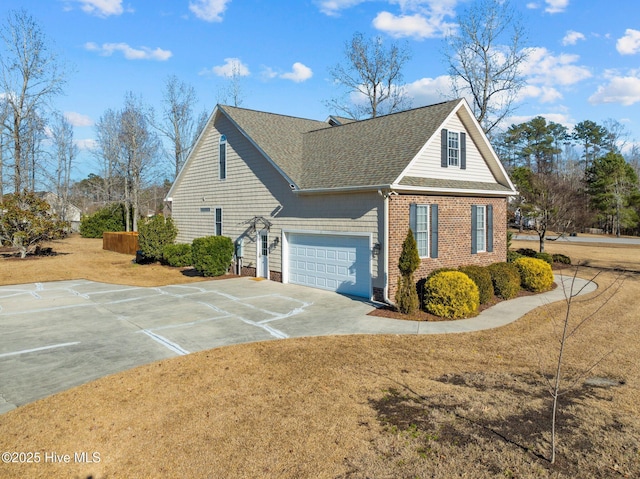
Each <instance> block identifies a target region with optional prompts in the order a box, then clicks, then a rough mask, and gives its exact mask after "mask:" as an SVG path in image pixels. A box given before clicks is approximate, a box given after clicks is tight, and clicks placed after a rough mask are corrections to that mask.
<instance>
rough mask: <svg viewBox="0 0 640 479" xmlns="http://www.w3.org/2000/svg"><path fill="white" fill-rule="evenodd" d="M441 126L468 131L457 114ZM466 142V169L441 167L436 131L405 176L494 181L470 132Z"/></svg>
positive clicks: (438, 136)
mask: <svg viewBox="0 0 640 479" xmlns="http://www.w3.org/2000/svg"><path fill="white" fill-rule="evenodd" d="M443 126H444V128H446V129H447V130H451V131H456V132H466V133H468V132H467V131H466V129H465V127H464V125H463V123H462V121H460V118H459V117H458V115H454V116H453V117H452V118H451V119H450V120H449V121H448V122H447V123H446V124H445V125H443ZM466 144H467V164H466V169H464V170H462V169H460V168H456V167H449V168H442V166H441V164H440V163H441V151H440V149H441V140H440V134H439V133H438V134H436V135H433V137H432V138H431V140H430V142H429V143H427V145H426V148H424V149H423V150H422V151H421V152H420V153H419V154H418V155H417V157H416V158H415V159H414V160H413V162H412V163H411V165H410V167H409V168H408V169H407V171H406V172H405V176H412V177H419V178H436V179H443V180H461V181H476V182H483V183H496V179H495V177H494V176H493V174H492V173H491V170H490V169H489V166H488V165H487V162H486V161H485V159H484V158H483V157H482V154H481V153H480V151H479V150H478V148H477V146H476V144H475V143H474V142H473V138H472V137H471V135H470V134H467V140H466Z"/></svg>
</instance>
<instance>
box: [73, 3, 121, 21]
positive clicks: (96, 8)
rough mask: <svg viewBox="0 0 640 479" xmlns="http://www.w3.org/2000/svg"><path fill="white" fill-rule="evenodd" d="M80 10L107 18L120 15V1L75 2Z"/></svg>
mask: <svg viewBox="0 0 640 479" xmlns="http://www.w3.org/2000/svg"><path fill="white" fill-rule="evenodd" d="M77 1H78V3H80V9H81V10H82V11H83V12H85V13H88V14H90V15H96V16H98V17H108V16H109V15H121V14H122V12H123V9H122V0H77Z"/></svg>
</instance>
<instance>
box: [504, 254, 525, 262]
mask: <svg viewBox="0 0 640 479" xmlns="http://www.w3.org/2000/svg"><path fill="white" fill-rule="evenodd" d="M518 258H522V255H521V254H520V253H518V252H517V251H507V263H513V262H514V261H515V260H517V259H518Z"/></svg>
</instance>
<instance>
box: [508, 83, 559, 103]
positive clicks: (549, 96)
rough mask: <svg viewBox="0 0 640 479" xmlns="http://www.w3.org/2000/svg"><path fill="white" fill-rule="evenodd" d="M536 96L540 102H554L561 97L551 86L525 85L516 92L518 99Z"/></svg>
mask: <svg viewBox="0 0 640 479" xmlns="http://www.w3.org/2000/svg"><path fill="white" fill-rule="evenodd" d="M527 98H536V99H537V100H538V101H539V102H540V103H555V102H556V101H558V100H561V99H562V93H560V92H559V91H558V90H556V89H555V88H553V87H549V86H542V87H539V86H535V85H526V86H525V87H524V88H522V90H520V91H519V92H518V101H523V100H526V99H527Z"/></svg>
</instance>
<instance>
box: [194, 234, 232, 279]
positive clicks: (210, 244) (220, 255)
mask: <svg viewBox="0 0 640 479" xmlns="http://www.w3.org/2000/svg"><path fill="white" fill-rule="evenodd" d="M191 256H192V258H193V267H194V268H195V269H196V271H198V272H200V273H201V274H202V275H204V276H222V275H223V274H225V273H226V272H227V271H228V270H229V266H231V261H232V260H233V241H231V238H227V237H226V236H205V237H203V238H196V239H194V240H193V243H192V244H191Z"/></svg>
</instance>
